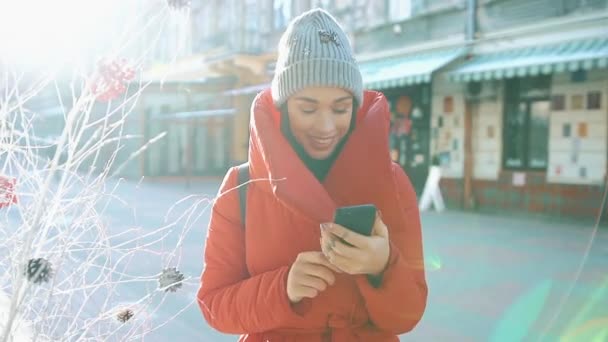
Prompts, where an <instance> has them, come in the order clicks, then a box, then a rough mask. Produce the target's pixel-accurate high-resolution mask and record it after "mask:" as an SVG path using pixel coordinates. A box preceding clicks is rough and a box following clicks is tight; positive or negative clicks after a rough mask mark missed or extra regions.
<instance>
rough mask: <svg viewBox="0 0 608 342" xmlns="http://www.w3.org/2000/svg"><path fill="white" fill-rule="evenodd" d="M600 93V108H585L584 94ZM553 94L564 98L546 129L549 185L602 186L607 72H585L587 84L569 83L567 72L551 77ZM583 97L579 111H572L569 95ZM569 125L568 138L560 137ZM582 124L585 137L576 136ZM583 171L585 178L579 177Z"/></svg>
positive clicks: (606, 134) (607, 126)
mask: <svg viewBox="0 0 608 342" xmlns="http://www.w3.org/2000/svg"><path fill="white" fill-rule="evenodd" d="M592 91H599V92H601V108H600V109H597V110H588V109H587V94H588V93H589V92H592ZM551 92H552V94H553V95H565V110H560V111H552V112H551V122H550V127H549V135H550V140H549V167H548V169H547V180H548V181H549V182H551V183H567V184H603V179H604V175H605V174H606V155H607V152H608V151H607V147H606V146H607V138H608V120H607V113H608V70H593V71H589V72H587V81H585V82H582V83H573V82H571V80H570V74H569V73H563V74H557V75H555V76H554V77H553V85H552V89H551ZM573 95H582V96H583V109H580V110H575V109H573V108H572V96H573ZM568 124H569V125H570V136H569V137H565V136H564V125H568ZM581 124H582V125H586V130H587V132H586V133H587V134H586V136H582V137H581V136H579V127H580V125H581ZM581 169H584V170H585V172H586V176H583V175H582V174H581Z"/></svg>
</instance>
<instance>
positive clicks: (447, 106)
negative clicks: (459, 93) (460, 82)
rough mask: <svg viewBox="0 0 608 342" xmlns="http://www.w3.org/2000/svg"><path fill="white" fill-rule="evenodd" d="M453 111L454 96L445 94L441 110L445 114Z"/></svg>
mask: <svg viewBox="0 0 608 342" xmlns="http://www.w3.org/2000/svg"><path fill="white" fill-rule="evenodd" d="M453 111H454V98H453V97H452V96H446V97H444V98H443V112H444V113H446V114H449V113H452V112H453Z"/></svg>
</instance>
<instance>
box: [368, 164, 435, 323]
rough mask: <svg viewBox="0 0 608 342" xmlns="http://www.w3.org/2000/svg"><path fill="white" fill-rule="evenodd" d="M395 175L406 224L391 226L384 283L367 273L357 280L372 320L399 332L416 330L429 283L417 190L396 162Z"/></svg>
mask: <svg viewBox="0 0 608 342" xmlns="http://www.w3.org/2000/svg"><path fill="white" fill-rule="evenodd" d="M393 177H394V179H395V186H396V188H397V189H398V195H399V201H398V203H399V208H401V209H402V213H401V214H402V215H403V218H402V222H405V226H404V227H390V226H389V238H390V249H391V250H390V256H389V263H388V266H387V268H386V270H385V271H384V274H383V276H382V283H381V284H380V286H379V287H377V288H375V287H373V286H372V285H371V284H370V283H369V281H368V279H367V277H364V276H362V277H358V278H357V282H358V284H359V289H360V291H361V294H362V295H363V297H364V299H365V304H366V307H367V310H368V313H369V316H370V320H371V321H372V323H373V324H374V325H375V326H376V327H377V328H378V329H379V330H382V331H386V332H391V333H394V334H396V335H398V334H403V333H406V332H408V331H410V330H412V329H413V328H414V327H415V326H416V324H418V322H419V321H420V319H421V318H422V314H423V313H424V310H425V307H426V299H427V286H426V280H425V274H424V261H423V252H422V232H421V228H420V213H419V211H418V204H417V201H416V193H415V192H414V189H413V188H412V185H411V183H410V181H409V179H408V178H407V176H406V175H405V173H404V172H403V170H402V169H401V167H399V166H397V165H395V164H394V165H393ZM385 223H386V224H387V225H389V223H388V222H385ZM395 228H396V229H395Z"/></svg>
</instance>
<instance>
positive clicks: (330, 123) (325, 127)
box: [316, 113, 336, 133]
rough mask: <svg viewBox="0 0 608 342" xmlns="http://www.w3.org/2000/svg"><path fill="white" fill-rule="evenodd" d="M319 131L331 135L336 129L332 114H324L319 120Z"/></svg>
mask: <svg viewBox="0 0 608 342" xmlns="http://www.w3.org/2000/svg"><path fill="white" fill-rule="evenodd" d="M316 126H317V127H316V128H317V130H318V131H319V132H323V133H331V132H333V131H334V130H335V128H336V122H335V121H334V117H333V115H332V113H322V114H321V115H320V117H319V120H317V125H316Z"/></svg>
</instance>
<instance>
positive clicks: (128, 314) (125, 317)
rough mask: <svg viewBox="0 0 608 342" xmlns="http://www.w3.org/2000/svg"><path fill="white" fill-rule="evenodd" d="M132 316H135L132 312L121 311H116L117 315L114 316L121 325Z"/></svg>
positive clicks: (129, 310) (128, 310)
mask: <svg viewBox="0 0 608 342" xmlns="http://www.w3.org/2000/svg"><path fill="white" fill-rule="evenodd" d="M133 316H135V313H133V310H131V309H122V310H120V311H118V313H117V314H116V319H117V320H118V321H119V322H121V323H126V322H127V321H128V320H130V319H131V318H132V317H133Z"/></svg>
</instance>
